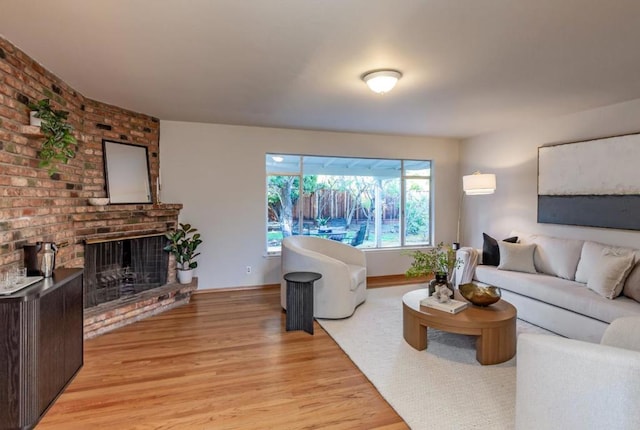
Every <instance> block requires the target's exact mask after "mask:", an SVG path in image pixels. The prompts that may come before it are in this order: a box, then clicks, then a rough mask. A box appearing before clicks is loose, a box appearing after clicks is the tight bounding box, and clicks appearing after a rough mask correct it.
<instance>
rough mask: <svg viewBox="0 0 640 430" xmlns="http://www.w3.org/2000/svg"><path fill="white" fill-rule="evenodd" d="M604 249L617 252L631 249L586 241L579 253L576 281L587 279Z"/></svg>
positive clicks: (584, 281) (585, 281) (585, 280)
mask: <svg viewBox="0 0 640 430" xmlns="http://www.w3.org/2000/svg"><path fill="white" fill-rule="evenodd" d="M606 250H613V251H614V252H615V253H617V254H623V253H627V252H628V253H631V252H633V250H632V249H629V248H619V247H616V246H609V245H603V244H602V243H598V242H591V241H587V242H585V243H584V245H583V246H582V252H581V254H580V262H578V268H577V269H576V281H577V282H582V283H583V284H586V283H587V281H589V276H591V273H592V272H593V270H594V267H595V266H596V264H597V263H598V260H600V256H601V255H602V253H603V252H605V251H606Z"/></svg>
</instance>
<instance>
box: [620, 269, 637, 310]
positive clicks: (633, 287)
mask: <svg viewBox="0 0 640 430" xmlns="http://www.w3.org/2000/svg"><path fill="white" fill-rule="evenodd" d="M622 294H624V295H625V296H627V297H629V298H630V299H633V300H635V301H636V302H640V263H637V264H636V265H635V266H633V268H632V269H631V272H630V273H629V276H627V280H626V282H625V283H624V287H623V288H622Z"/></svg>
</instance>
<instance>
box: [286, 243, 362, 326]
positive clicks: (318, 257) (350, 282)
mask: <svg viewBox="0 0 640 430" xmlns="http://www.w3.org/2000/svg"><path fill="white" fill-rule="evenodd" d="M289 272H317V273H320V274H321V275H322V278H321V279H319V280H318V281H316V282H315V284H314V303H313V315H314V316H315V317H316V318H346V317H349V316H351V315H352V314H353V312H354V311H355V309H356V306H358V305H359V304H360V303H362V302H364V300H365V299H366V294H367V261H366V257H365V254H364V252H363V251H362V250H360V249H357V248H354V247H352V246H350V245H346V244H343V243H340V242H336V241H334V240H329V239H322V238H319V237H313V236H289V237H286V238H285V239H284V240H283V241H282V275H284V274H285V273H289ZM281 279H282V278H281ZM280 302H281V304H282V308H283V309H286V307H287V283H286V281H284V279H283V280H282V283H281V288H280Z"/></svg>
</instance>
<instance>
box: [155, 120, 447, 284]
mask: <svg viewBox="0 0 640 430" xmlns="http://www.w3.org/2000/svg"><path fill="white" fill-rule="evenodd" d="M269 152H276V153H277V152H279V153H293V154H307V155H337V156H352V157H374V158H406V159H410V158H416V159H430V160H433V162H434V167H433V172H434V181H433V184H434V192H433V195H434V198H435V205H434V206H435V214H434V223H435V240H436V242H439V241H445V242H452V241H453V240H454V238H455V234H456V228H457V214H458V212H457V211H458V198H459V197H458V196H459V194H458V192H457V190H458V189H459V171H458V162H459V160H458V141H456V140H452V139H444V138H427V137H405V136H386V135H369V134H356V133H333V132H320V131H305V130H286V129H276V128H262V127H244V126H229V125H218V124H201V123H186V122H174V121H161V123H160V166H161V182H162V192H161V200H162V201H163V202H165V203H182V204H184V209H183V210H182V211H181V213H180V220H181V222H189V223H191V224H193V225H194V226H195V227H197V228H198V229H199V230H200V232H201V233H202V235H203V238H204V243H203V245H202V255H201V256H200V257H199V258H198V269H197V271H196V276H198V277H199V288H225V287H233V286H245V285H262V284H275V283H279V282H280V258H279V257H266V256H265V228H266V227H265V217H266V209H265V154H266V153H269ZM408 264H409V258H408V257H407V256H406V255H400V251H398V250H385V251H382V250H376V251H368V252H367V265H368V268H367V270H368V275H369V276H382V275H393V274H400V273H404V271H405V270H406V268H407V267H408ZM246 266H252V274H250V275H247V274H246V270H245V269H246Z"/></svg>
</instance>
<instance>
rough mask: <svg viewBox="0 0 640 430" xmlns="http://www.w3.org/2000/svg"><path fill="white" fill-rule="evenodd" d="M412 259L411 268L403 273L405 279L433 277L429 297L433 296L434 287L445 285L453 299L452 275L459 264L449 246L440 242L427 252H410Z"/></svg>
mask: <svg viewBox="0 0 640 430" xmlns="http://www.w3.org/2000/svg"><path fill="white" fill-rule="evenodd" d="M408 254H409V255H411V256H412V257H413V261H412V262H411V266H410V267H409V269H408V270H407V272H406V273H405V275H406V276H407V277H410V278H412V277H420V276H432V275H433V276H434V279H433V280H431V282H429V295H431V294H433V293H434V291H435V289H436V286H439V285H446V286H447V288H449V289H450V290H451V296H452V297H453V283H452V278H453V273H454V271H455V269H456V267H458V265H459V264H460V260H458V259H457V258H456V251H455V250H454V249H453V248H452V247H451V246H450V245H445V244H444V243H442V242H440V243H439V244H438V245H437V246H435V247H432V248H429V249H428V250H427V251H420V250H416V251H411V252H409V253H408Z"/></svg>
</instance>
